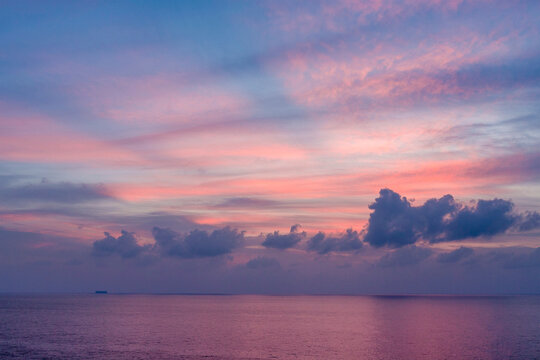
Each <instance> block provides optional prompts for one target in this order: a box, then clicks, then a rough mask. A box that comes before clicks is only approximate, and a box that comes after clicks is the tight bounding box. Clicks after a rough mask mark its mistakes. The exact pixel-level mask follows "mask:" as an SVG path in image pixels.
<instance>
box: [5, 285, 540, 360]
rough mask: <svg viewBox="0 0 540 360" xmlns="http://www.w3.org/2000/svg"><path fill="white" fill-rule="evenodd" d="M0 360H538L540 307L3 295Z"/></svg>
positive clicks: (417, 300) (463, 300) (451, 300)
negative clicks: (17, 359) (12, 359)
mask: <svg viewBox="0 0 540 360" xmlns="http://www.w3.org/2000/svg"><path fill="white" fill-rule="evenodd" d="M0 358H1V359H10V358H21V359H96V358H97V359H100V358H101V359H540V297H538V296H536V297H535V296H521V297H371V296H247V295H245V296H244V295H242V296H182V295H178V296H177V295H110V294H109V295H93V294H92V295H27V296H19V295H1V296H0Z"/></svg>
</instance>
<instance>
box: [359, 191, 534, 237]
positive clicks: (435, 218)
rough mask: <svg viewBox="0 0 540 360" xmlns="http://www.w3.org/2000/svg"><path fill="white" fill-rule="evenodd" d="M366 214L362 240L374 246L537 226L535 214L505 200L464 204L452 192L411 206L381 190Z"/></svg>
mask: <svg viewBox="0 0 540 360" xmlns="http://www.w3.org/2000/svg"><path fill="white" fill-rule="evenodd" d="M369 208H370V209H371V210H373V212H372V213H371V214H370V217H369V223H368V227H367V232H366V236H365V237H364V241H366V242H368V243H369V244H370V245H372V246H375V247H381V246H389V247H401V246H405V245H409V244H414V243H415V242H417V241H418V240H421V239H422V240H426V241H429V242H430V243H437V242H445V241H458V240H463V239H467V238H476V237H481V236H484V237H490V236H493V235H496V234H500V233H504V232H506V231H508V230H510V229H515V230H518V231H525V230H531V229H534V228H536V227H538V225H539V221H538V217H539V215H538V213H536V212H533V213H522V214H520V213H515V212H514V211H513V210H514V204H513V203H512V202H511V201H508V200H502V199H493V200H478V201H477V202H476V204H475V205H471V206H468V205H464V204H461V203H459V202H457V201H455V200H454V198H453V196H452V195H445V196H443V197H441V198H440V199H429V200H428V201H426V202H425V203H424V204H423V205H421V206H412V204H411V202H410V201H409V200H407V198H406V197H401V196H400V195H399V194H398V193H396V192H394V191H392V190H390V189H382V190H380V192H379V197H378V198H377V199H375V202H374V203H372V204H371V205H369Z"/></svg>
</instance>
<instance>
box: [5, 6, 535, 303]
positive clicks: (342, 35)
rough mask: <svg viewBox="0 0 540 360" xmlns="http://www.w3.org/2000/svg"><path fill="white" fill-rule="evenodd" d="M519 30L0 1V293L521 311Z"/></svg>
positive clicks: (422, 16) (487, 15)
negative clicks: (475, 303) (475, 300)
mask: <svg viewBox="0 0 540 360" xmlns="http://www.w3.org/2000/svg"><path fill="white" fill-rule="evenodd" d="M539 18H540V2H538V1H519V0H516V1H488V0H486V1H484V0H477V1H467V0H447V1H443V0H400V1H398V0H395V1H390V0H388V1H383V0H375V1H349V0H336V1H297V2H290V1H182V2H179V1H171V2H168V1H160V2H153V1H112V2H111V1H77V2H69V1H65V2H57V1H0V292H88V291H94V290H98V289H99V290H101V289H106V290H109V291H112V292H164V293H185V292H190V293H265V294H266V293H268V294H315V293H316V294H394V293H411V294H420V293H421V294H424V293H437V294H447V293H448V294H492V293H493V294H507V293H508V294H510V293H537V294H538V293H540V281H538V279H540V213H539V211H540V182H539V180H540V146H539V145H540V102H539V100H540V22H539V21H538V19H539Z"/></svg>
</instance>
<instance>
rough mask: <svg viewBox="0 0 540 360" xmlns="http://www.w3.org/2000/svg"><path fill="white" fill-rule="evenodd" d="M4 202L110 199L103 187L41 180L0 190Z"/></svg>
mask: <svg viewBox="0 0 540 360" xmlns="http://www.w3.org/2000/svg"><path fill="white" fill-rule="evenodd" d="M0 198H1V199H2V200H4V201H10V202H14V201H16V202H20V201H38V202H52V203H68V204H72V203H82V202H88V201H95V200H104V199H111V198H112V197H111V196H110V195H109V194H108V193H107V190H106V189H105V187H104V186H103V185H95V184H76V183H71V182H61V183H51V182H49V181H48V180H47V179H43V180H42V181H41V182H40V183H37V184H25V185H11V186H5V187H2V188H0Z"/></svg>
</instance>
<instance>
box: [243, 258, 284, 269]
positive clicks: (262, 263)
mask: <svg viewBox="0 0 540 360" xmlns="http://www.w3.org/2000/svg"><path fill="white" fill-rule="evenodd" d="M246 267H247V268H249V269H266V268H281V265H280V264H279V261H277V260H276V259H274V258H269V257H265V256H258V257H256V258H254V259H251V260H249V261H248V262H247V263H246Z"/></svg>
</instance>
